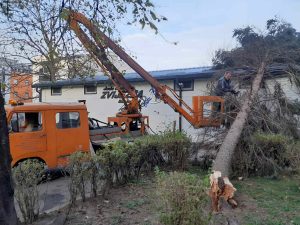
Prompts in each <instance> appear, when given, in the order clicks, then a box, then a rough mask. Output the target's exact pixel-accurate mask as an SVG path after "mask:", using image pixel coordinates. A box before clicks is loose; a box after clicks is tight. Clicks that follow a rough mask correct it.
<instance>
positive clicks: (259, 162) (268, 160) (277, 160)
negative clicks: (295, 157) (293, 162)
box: [232, 132, 293, 176]
mask: <svg viewBox="0 0 300 225" xmlns="http://www.w3.org/2000/svg"><path fill="white" fill-rule="evenodd" d="M290 143H293V141H292V140H291V138H289V137H287V136H285V135H282V134H273V133H262V132H255V133H254V134H253V135H252V136H250V137H249V138H248V139H247V140H246V141H242V142H241V143H240V144H239V146H238V148H237V150H236V152H235V159H234V160H233V162H234V163H233V164H232V167H233V172H234V174H235V175H236V176H253V175H254V176H257V175H258V176H273V175H277V174H278V173H279V172H280V171H282V170H283V169H285V168H287V167H289V164H290V159H289V157H288V155H287V152H288V148H289V146H290Z"/></svg>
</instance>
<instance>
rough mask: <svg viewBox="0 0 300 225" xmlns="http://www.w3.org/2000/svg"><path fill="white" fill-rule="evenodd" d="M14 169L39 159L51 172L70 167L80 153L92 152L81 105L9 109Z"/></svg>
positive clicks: (28, 105) (46, 104) (85, 116)
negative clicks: (72, 159) (70, 160)
mask: <svg viewBox="0 0 300 225" xmlns="http://www.w3.org/2000/svg"><path fill="white" fill-rule="evenodd" d="M5 110H6V114H7V121H8V127H9V139H10V151H11V155H12V159H13V161H12V166H15V165H16V164H18V162H21V161H23V160H26V159H29V158H35V159H38V160H40V161H42V162H43V163H45V164H46V166H47V167H48V168H49V169H52V168H53V169H54V168H57V167H60V166H64V165H66V162H67V158H68V156H69V155H71V154H72V153H74V152H76V151H83V152H89V151H90V139H89V125H88V124H89V121H88V112H87V109H86V106H85V105H84V104H80V103H32V104H23V105H9V106H6V107H5Z"/></svg>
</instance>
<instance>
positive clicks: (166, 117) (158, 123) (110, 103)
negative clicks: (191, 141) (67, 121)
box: [42, 80, 207, 134]
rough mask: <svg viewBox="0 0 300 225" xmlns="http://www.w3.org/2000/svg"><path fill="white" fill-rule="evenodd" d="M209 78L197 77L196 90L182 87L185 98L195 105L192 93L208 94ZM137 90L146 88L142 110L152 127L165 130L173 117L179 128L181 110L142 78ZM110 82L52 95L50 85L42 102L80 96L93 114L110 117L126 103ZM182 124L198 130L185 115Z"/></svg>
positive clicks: (64, 88) (101, 117) (171, 122)
mask: <svg viewBox="0 0 300 225" xmlns="http://www.w3.org/2000/svg"><path fill="white" fill-rule="evenodd" d="M161 83H162V84H166V85H168V86H169V87H172V88H173V87H174V82H173V81H171V80H170V81H165V82H161ZM206 84H207V81H206V80H195V81H194V90H193V91H183V92H182V95H183V100H184V101H185V102H186V103H187V104H188V105H190V106H191V107H192V96H194V95H207V89H206ZM132 85H134V86H135V88H136V90H138V91H142V92H143V96H144V97H143V99H145V100H146V101H145V102H146V103H147V104H146V105H145V106H144V107H143V108H142V113H143V114H144V115H148V116H149V123H150V127H151V129H152V130H154V131H155V132H159V131H164V130H165V129H166V128H167V127H170V128H172V124H173V121H176V126H177V128H178V125H179V124H178V120H179V114H178V113H176V112H174V110H173V109H172V108H171V107H170V106H168V105H167V104H164V103H163V102H161V101H160V100H156V99H155V96H154V94H153V93H152V92H151V86H150V85H149V84H147V83H143V82H139V83H132ZM107 87H108V88H110V87H111V85H105V84H99V85H98V87H97V94H84V88H83V86H74V87H63V88H62V95H58V96H52V95H51V89H43V91H42V101H43V102H77V101H78V100H86V104H87V108H88V111H89V112H90V114H89V115H90V117H94V118H97V119H99V120H101V121H107V117H109V116H114V115H115V114H116V113H117V112H118V111H119V109H120V108H121V107H122V106H123V104H122V103H120V102H119V100H120V99H119V98H116V97H117V95H118V92H117V91H116V90H106V88H107ZM182 128H183V130H185V131H186V132H187V133H188V134H195V133H197V130H195V129H194V128H192V126H191V125H190V124H189V122H188V121H186V120H185V119H184V118H183V119H182Z"/></svg>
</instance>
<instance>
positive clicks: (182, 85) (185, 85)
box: [174, 79, 194, 91]
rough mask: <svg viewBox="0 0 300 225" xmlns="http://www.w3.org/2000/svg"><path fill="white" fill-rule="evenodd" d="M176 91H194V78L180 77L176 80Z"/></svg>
mask: <svg viewBox="0 0 300 225" xmlns="http://www.w3.org/2000/svg"><path fill="white" fill-rule="evenodd" d="M174 89H175V91H180V89H181V90H182V91H193V90H194V80H193V79H178V80H175V81H174Z"/></svg>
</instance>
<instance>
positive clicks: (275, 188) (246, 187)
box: [235, 177, 300, 225]
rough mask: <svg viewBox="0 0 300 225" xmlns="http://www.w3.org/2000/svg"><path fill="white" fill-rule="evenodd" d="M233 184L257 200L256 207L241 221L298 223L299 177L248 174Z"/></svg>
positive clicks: (267, 224)
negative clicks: (250, 175) (251, 176)
mask: <svg viewBox="0 0 300 225" xmlns="http://www.w3.org/2000/svg"><path fill="white" fill-rule="evenodd" d="M235 186H236V188H237V189H238V192H240V193H243V194H245V195H247V196H248V197H251V198H252V199H254V201H255V202H256V204H257V210H254V211H249V212H248V213H246V215H244V216H243V217H244V218H243V220H244V223H243V224H247V225H258V224H264V225H271V224H272V225H281V224H282V225H283V224H291V225H292V224H298V225H300V178H299V177H281V178H279V179H267V178H250V179H247V180H245V181H241V182H236V184H235ZM245 204H247V203H245Z"/></svg>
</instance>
